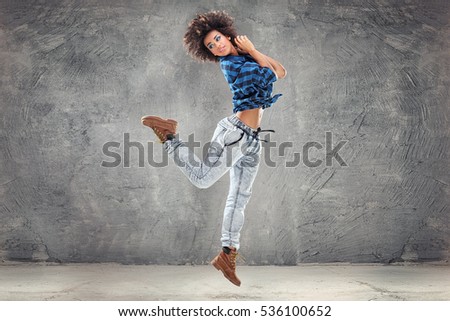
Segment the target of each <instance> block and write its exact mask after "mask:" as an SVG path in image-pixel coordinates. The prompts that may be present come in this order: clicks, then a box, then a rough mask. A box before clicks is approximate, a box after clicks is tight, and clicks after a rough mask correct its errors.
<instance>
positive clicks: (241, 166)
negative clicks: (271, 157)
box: [164, 115, 261, 249]
mask: <svg viewBox="0 0 450 321" xmlns="http://www.w3.org/2000/svg"><path fill="white" fill-rule="evenodd" d="M164 148H165V149H166V151H167V152H168V154H169V156H170V157H171V158H172V159H173V160H174V162H175V163H176V164H177V165H178V167H179V168H180V169H181V171H182V172H183V173H184V174H185V175H186V177H187V178H188V179H189V180H190V181H191V182H192V184H194V185H195V186H197V187H199V188H208V187H210V186H211V185H213V184H214V183H215V182H216V181H217V180H218V179H219V178H220V177H222V176H223V175H224V174H225V173H226V172H227V171H228V170H229V171H230V189H229V191H228V197H227V201H226V204H225V210H224V214H223V223H222V238H221V242H222V246H232V247H235V248H236V249H239V236H240V231H241V229H242V226H243V225H244V209H245V206H246V205H247V203H248V201H249V199H250V196H251V194H252V185H253V182H254V180H255V177H256V173H257V172H258V168H259V162H260V157H261V142H260V140H259V137H258V133H257V132H256V131H254V130H253V129H252V128H250V127H248V126H246V125H245V124H244V123H243V122H241V121H240V120H239V118H237V117H236V116H235V115H233V116H230V117H227V118H224V119H222V120H221V121H219V123H218V124H217V128H216V130H215V132H214V135H213V137H212V140H211V142H210V144H209V147H208V152H207V155H206V157H205V159H204V160H203V161H200V160H199V159H198V157H197V156H196V155H195V154H194V152H193V150H192V149H190V148H189V147H188V146H187V145H186V144H185V143H183V142H182V141H181V140H179V139H178V137H176V138H174V139H172V140H167V141H166V142H165V143H164Z"/></svg>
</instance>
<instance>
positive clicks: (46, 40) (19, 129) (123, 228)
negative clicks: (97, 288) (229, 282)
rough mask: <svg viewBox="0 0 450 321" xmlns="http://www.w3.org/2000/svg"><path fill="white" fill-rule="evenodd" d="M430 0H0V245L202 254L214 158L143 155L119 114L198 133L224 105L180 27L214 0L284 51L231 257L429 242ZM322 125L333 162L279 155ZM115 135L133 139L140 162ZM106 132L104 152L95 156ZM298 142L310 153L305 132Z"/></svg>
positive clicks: (72, 253) (214, 203) (260, 39)
mask: <svg viewBox="0 0 450 321" xmlns="http://www.w3.org/2000/svg"><path fill="white" fill-rule="evenodd" d="M449 4H450V2H449V1H446V0H442V1H421V0H410V1H407V0H405V1H394V0H392V1H387V0H373V1H350V0H348V1H338V0H329V1H313V0H304V1H283V0H282V1H278V0H277V1H275V0H273V1H225V0H222V1H206V0H202V1H177V2H175V1H124V0H123V1H119V0H112V1H94V0H93V1H84V2H82V1H73V0H65V1H44V0H42V1H6V0H1V1H0V86H1V87H0V113H1V114H0V115H1V118H0V124H1V127H0V150H1V153H0V164H1V165H0V166H1V167H0V197H1V199H0V219H1V225H0V258H1V259H3V260H49V261H62V262H104V261H116V262H124V263H170V264H185V263H195V264H201V263H205V262H208V261H209V260H210V259H211V258H212V257H213V256H214V255H215V254H216V252H217V251H218V249H219V247H220V242H219V238H220V226H221V219H222V210H223V207H224V204H225V197H226V194H227V190H228V181H229V179H228V175H227V176H224V177H223V178H222V179H220V180H219V181H218V182H217V183H216V184H215V185H214V186H213V187H211V188H210V189H207V190H198V189H196V188H195V187H193V186H191V185H190V183H189V182H188V181H187V179H186V178H185V177H184V176H183V175H182V173H181V172H180V171H179V170H178V169H177V168H176V167H175V166H174V164H173V163H170V164H169V166H165V167H162V168H159V167H155V166H150V165H149V164H148V159H152V160H154V161H163V160H164V154H163V153H162V149H161V146H160V145H158V144H155V145H150V146H148V145H147V142H148V141H149V140H153V139H154V136H153V134H152V133H151V131H150V130H149V129H147V128H144V127H143V126H141V124H140V121H139V120H140V117H141V116H142V115H145V114H157V115H162V116H167V117H172V118H175V119H177V120H178V121H179V122H180V126H179V129H180V133H181V137H182V138H183V139H185V140H187V139H188V136H189V134H191V133H195V139H196V140H199V141H200V142H202V143H206V142H207V141H208V140H209V139H210V137H211V135H212V132H213V130H214V128H215V126H216V123H217V121H218V120H220V119H221V118H223V117H225V116H227V115H229V114H230V113H231V94H230V92H229V90H228V86H227V84H226V83H225V80H224V79H223V76H222V74H221V72H220V70H219V68H218V66H217V65H216V64H213V63H211V64H201V63H197V62H195V61H193V60H192V59H190V58H189V57H188V56H187V55H186V53H185V51H184V48H183V46H182V37H183V34H184V31H185V28H186V25H187V22H188V21H189V20H190V19H191V18H192V17H194V15H195V13H197V12H203V11H207V10H210V9H226V10H227V11H228V12H230V13H231V14H232V15H233V16H235V18H236V25H237V27H238V29H239V30H240V33H242V34H247V35H248V36H249V37H250V39H252V40H253V42H254V43H255V45H256V47H257V48H259V49H260V50H261V51H262V52H265V53H267V54H269V55H272V56H274V57H275V58H277V59H279V60H280V61H281V62H282V63H283V64H284V65H285V67H286V68H287V70H288V77H287V78H286V79H284V80H280V81H279V82H277V83H276V88H275V92H276V93H278V92H280V93H283V94H284V96H283V97H282V98H280V100H279V101H278V103H277V104H276V105H275V106H274V107H273V108H271V109H268V110H267V111H266V112H265V115H264V121H263V125H264V127H266V128H273V129H275V130H276V133H275V134H272V135H271V137H272V138H271V140H272V141H273V142H274V143H276V144H277V146H279V145H280V144H281V143H283V142H292V147H289V148H287V149H286V152H285V153H284V156H283V155H281V153H280V152H279V151H278V149H277V148H272V149H270V150H269V149H268V148H266V149H265V150H264V155H265V158H266V159H267V158H268V157H269V156H270V158H271V160H272V161H273V162H274V164H275V165H274V166H273V165H272V164H271V163H270V162H267V161H266V162H264V163H263V164H262V165H261V168H260V172H259V175H258V177H257V179H256V182H255V185H254V188H253V192H254V194H253V196H252V199H251V200H250V203H249V205H248V210H247V212H246V223H245V226H244V229H243V231H242V253H243V254H244V256H245V257H246V259H247V263H248V264H296V263H300V262H333V261H347V262H393V261H402V260H407V261H423V260H447V259H448V258H449V256H450V252H449V244H450V226H449V212H450V207H449V206H450V197H449V194H450V187H449V184H450V174H449V173H450V165H449V151H450V146H449V145H450V141H449V136H450V126H449V125H450V112H449V93H448V88H449V85H450V83H449V79H450V78H449V77H450V76H449V75H450V68H449V66H450V54H449V42H448V40H449V37H450V27H449V17H450V14H449V12H450V11H449V9H450V5H449ZM326 132H330V133H331V135H332V137H333V144H334V145H333V146H335V145H336V144H338V142H339V141H347V143H346V144H345V145H344V146H343V147H342V148H341V149H340V150H339V151H338V153H339V155H340V156H341V157H342V158H343V160H344V161H345V162H346V163H347V165H348V166H341V165H340V164H339V163H338V162H337V161H336V159H333V162H332V164H331V165H327V164H326V163H325V162H323V163H322V164H320V166H316V167H308V166H306V165H305V164H303V163H300V164H298V165H297V166H293V167H287V165H286V164H287V162H291V161H292V160H294V158H295V155H297V154H298V153H302V151H303V147H304V146H308V145H307V143H308V142H317V143H319V144H321V146H325V144H326V142H325V137H326V134H325V133H326ZM124 135H126V137H125V136H124ZM127 139H128V140H130V141H132V142H136V143H140V144H142V145H143V146H144V147H145V149H144V152H145V157H144V161H145V166H143V167H141V166H139V156H138V151H139V147H136V146H135V147H131V148H130V149H128V148H126V146H125V143H126V142H125V140H127ZM112 141H115V142H117V143H120V146H118V147H114V148H111V149H110V151H115V152H117V153H119V154H121V155H122V162H121V164H120V165H119V166H117V167H112V168H111V167H110V168H107V167H104V166H102V165H101V164H102V162H103V161H107V162H111V161H112V160H113V159H112V158H111V157H108V156H106V155H105V154H104V153H103V151H102V148H103V145H104V144H105V143H107V142H112ZM135 145H136V144H135ZM128 146H129V144H128ZM315 146H316V147H317V146H318V145H317V144H316V145H315ZM266 147H267V145H266ZM148 150H150V153H149V154H150V157H148V156H147V152H148ZM128 151H129V154H130V155H129V156H130V157H129V160H130V161H129V164H126V163H124V162H123V160H124V159H126V158H127V157H128V156H127V154H128ZM311 151H313V152H312V153H311V154H310V155H309V157H310V158H311V160H315V159H316V160H324V161H325V153H326V149H325V147H324V148H322V149H320V150H319V149H315V148H312V149H311ZM124 153H125V155H123V154H124ZM197 153H198V154H201V150H200V149H197ZM143 156H144V155H143Z"/></svg>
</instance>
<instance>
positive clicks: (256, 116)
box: [236, 108, 263, 130]
mask: <svg viewBox="0 0 450 321" xmlns="http://www.w3.org/2000/svg"><path fill="white" fill-rule="evenodd" d="M262 115H263V109H262V108H255V109H249V110H243V111H238V112H237V113H236V116H237V118H239V119H240V120H241V121H242V122H243V123H244V124H246V125H247V126H248V127H251V128H253V129H255V130H256V129H258V127H260V126H261V119H262Z"/></svg>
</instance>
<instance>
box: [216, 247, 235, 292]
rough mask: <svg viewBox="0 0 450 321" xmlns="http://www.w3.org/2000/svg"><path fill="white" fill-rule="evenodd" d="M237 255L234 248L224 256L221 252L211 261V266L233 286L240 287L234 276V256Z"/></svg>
mask: <svg viewBox="0 0 450 321" xmlns="http://www.w3.org/2000/svg"><path fill="white" fill-rule="evenodd" d="M237 255H238V253H237V251H236V249H235V248H231V249H230V253H229V254H226V253H225V252H224V251H223V250H222V251H220V253H219V255H217V256H216V257H215V258H214V259H213V260H212V261H211V264H212V265H213V266H214V267H215V268H216V269H217V270H219V271H222V273H223V275H224V276H225V277H226V278H227V279H228V280H230V282H231V283H233V284H234V285H237V286H240V285H241V280H239V278H238V277H237V276H236V256H237Z"/></svg>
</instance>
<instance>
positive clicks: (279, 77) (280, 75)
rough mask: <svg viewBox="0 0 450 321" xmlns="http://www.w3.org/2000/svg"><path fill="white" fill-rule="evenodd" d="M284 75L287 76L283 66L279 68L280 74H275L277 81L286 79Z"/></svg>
mask: <svg viewBox="0 0 450 321" xmlns="http://www.w3.org/2000/svg"><path fill="white" fill-rule="evenodd" d="M280 66H281V65H280ZM286 75H287V71H286V68H284V67H283V66H281V72H279V73H277V77H278V79H283V78H286Z"/></svg>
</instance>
